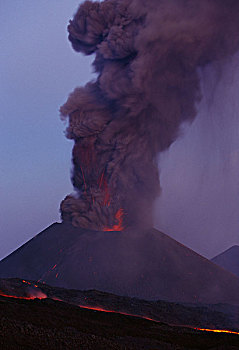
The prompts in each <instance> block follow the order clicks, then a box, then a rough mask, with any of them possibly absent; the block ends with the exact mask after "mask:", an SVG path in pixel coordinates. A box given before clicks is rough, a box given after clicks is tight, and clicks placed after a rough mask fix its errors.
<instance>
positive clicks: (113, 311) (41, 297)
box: [0, 280, 239, 335]
mask: <svg viewBox="0 0 239 350" xmlns="http://www.w3.org/2000/svg"><path fill="white" fill-rule="evenodd" d="M22 282H23V283H27V284H29V285H31V283H30V282H27V281H24V280H23V281H22ZM34 286H36V285H34ZM37 292H38V293H37V294H36V295H30V296H28V297H22V296H16V295H9V294H5V293H3V292H2V291H0V296H2V297H7V298H14V299H24V300H33V299H45V298H47V295H45V294H44V293H42V292H41V291H37ZM52 299H53V300H57V301H64V300H62V299H59V298H54V297H53V298H52ZM78 306H79V307H80V308H82V309H87V310H93V311H99V312H107V313H115V314H120V315H125V316H132V317H138V318H141V319H145V320H148V321H153V322H158V323H160V321H158V320H155V319H153V318H149V317H147V316H142V315H134V314H129V313H126V312H121V311H115V310H108V309H104V308H101V307H96V306H85V305H78ZM187 327H190V326H187ZM190 328H192V329H194V330H196V331H202V332H214V333H229V334H236V335H239V332H234V331H229V330H224V329H208V328H194V327H190Z"/></svg>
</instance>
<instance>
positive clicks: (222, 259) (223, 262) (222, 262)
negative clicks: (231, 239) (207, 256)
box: [211, 245, 239, 277]
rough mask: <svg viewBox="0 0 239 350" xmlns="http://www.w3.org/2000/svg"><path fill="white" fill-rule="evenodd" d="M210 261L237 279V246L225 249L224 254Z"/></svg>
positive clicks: (238, 253)
mask: <svg viewBox="0 0 239 350" xmlns="http://www.w3.org/2000/svg"><path fill="white" fill-rule="evenodd" d="M211 261H212V262H214V263H215V264H217V265H219V266H221V267H223V268H224V269H226V270H228V271H230V272H232V273H234V274H235V275H236V276H238V277H239V246H238V245H234V246H233V247H231V248H229V249H227V250H226V251H225V252H223V253H221V254H219V255H217V256H215V257H214V258H213V259H212V260H211Z"/></svg>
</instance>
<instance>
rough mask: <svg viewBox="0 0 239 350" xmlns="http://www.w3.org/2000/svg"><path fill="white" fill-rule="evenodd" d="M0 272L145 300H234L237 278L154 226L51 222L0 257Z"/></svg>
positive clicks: (237, 296)
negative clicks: (110, 227) (106, 228)
mask: <svg viewBox="0 0 239 350" xmlns="http://www.w3.org/2000/svg"><path fill="white" fill-rule="evenodd" d="M0 277H2V278H9V277H19V278H24V279H28V280H38V281H40V282H43V283H48V284H50V285H52V286H59V287H65V288H70V289H81V290H86V289H97V290H100V291H105V292H110V293H115V294H118V295H124V296H131V297H138V298H142V299H147V300H158V299H161V300H169V301H178V302H190V303H191V302H195V303H219V302H223V303H231V304H239V279H238V278H237V277H236V276H235V275H233V274H231V273H230V272H227V271H225V270H224V269H222V268H221V267H219V266H217V265H215V264H214V263H212V262H211V261H209V260H207V259H206V258H204V257H202V256H200V255H198V254H197V253H195V252H194V251H192V250H191V249H189V248H187V247H185V246H184V245H182V244H180V243H179V242H177V241H175V240H174V239H172V238H170V237H169V236H167V235H166V234H164V233H162V232H160V231H157V230H156V229H148V230H142V231H140V230H133V229H127V230H124V231H121V232H101V231H92V230H87V229H81V228H79V227H77V228H76V227H73V226H72V225H71V224H69V223H54V224H52V225H51V226H49V227H48V228H47V229H45V230H44V231H42V232H41V233H39V234H38V235H36V236H35V237H34V238H32V239H31V240H30V241H28V242H27V243H25V244H24V245H22V246H21V247H20V248H18V249H17V250H16V251H14V252H13V253H11V254H10V255H9V256H7V257H6V258H4V259H3V260H2V261H1V262H0Z"/></svg>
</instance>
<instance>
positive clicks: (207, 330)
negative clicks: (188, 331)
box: [193, 328, 239, 335]
mask: <svg viewBox="0 0 239 350" xmlns="http://www.w3.org/2000/svg"><path fill="white" fill-rule="evenodd" d="M193 329H195V330H197V331H203V332H214V333H230V334H237V335H239V333H238V332H233V331H227V330H224V329H208V328H193Z"/></svg>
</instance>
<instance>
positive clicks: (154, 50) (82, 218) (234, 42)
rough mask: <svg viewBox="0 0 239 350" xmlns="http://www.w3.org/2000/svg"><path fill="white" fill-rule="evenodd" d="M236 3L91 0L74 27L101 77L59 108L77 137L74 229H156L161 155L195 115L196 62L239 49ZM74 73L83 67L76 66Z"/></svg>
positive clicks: (75, 41)
mask: <svg viewBox="0 0 239 350" xmlns="http://www.w3.org/2000/svg"><path fill="white" fill-rule="evenodd" d="M238 18H239V1H238V0H227V1H225V0H121V1H120V0H105V1H103V2H91V1H86V2H85V3H84V4H82V5H81V6H80V7H79V9H78V11H77V13H76V14H75V16H74V18H73V20H72V21H70V24H69V26H68V31H69V40H70V41H71V43H72V46H73V48H74V49H75V50H76V51H79V52H83V53H84V54H86V55H90V54H95V61H94V63H93V65H94V68H95V71H96V72H97V73H98V78H97V80H96V81H94V82H90V83H88V84H87V85H86V86H85V87H80V88H76V89H75V90H74V91H73V92H72V93H71V94H70V96H69V98H68V100H67V102H66V103H65V104H64V105H63V106H62V107H61V115H62V118H63V119H67V120H68V121H69V126H68V128H67V137H68V138H70V139H73V140H74V141H75V144H74V148H73V165H74V168H73V173H72V182H73V185H74V188H75V190H76V193H77V194H76V196H67V197H66V198H65V199H64V200H63V201H62V203H61V213H62V219H63V220H64V221H70V222H71V223H72V224H73V225H74V226H81V227H87V228H91V229H96V230H98V229H99V230H107V229H108V230H110V229H114V230H117V229H118V230H120V229H122V228H123V227H127V226H130V225H134V226H140V227H142V226H145V227H146V226H151V225H152V220H151V215H152V210H151V209H152V206H153V202H154V200H155V198H156V196H158V195H159V192H160V184H159V174H158V167H157V154H158V153H159V152H161V151H163V150H165V149H167V148H168V147H169V146H170V145H171V144H172V143H173V142H174V141H175V139H176V138H177V136H178V133H179V127H180V124H181V123H182V122H184V121H192V120H193V119H194V117H195V116H196V108H195V103H196V102H197V101H199V99H200V90H199V78H198V74H197V68H198V67H200V66H204V65H206V64H207V63H209V62H211V61H213V60H218V59H221V58H223V57H225V56H227V55H231V54H233V53H234V52H235V51H236V50H237V49H238V48H239V21H238ZM76 74H77V72H76Z"/></svg>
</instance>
